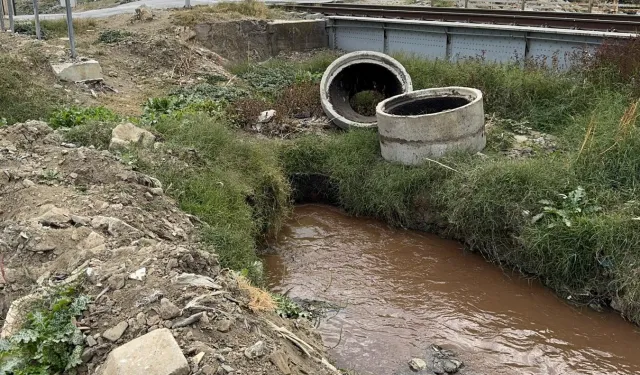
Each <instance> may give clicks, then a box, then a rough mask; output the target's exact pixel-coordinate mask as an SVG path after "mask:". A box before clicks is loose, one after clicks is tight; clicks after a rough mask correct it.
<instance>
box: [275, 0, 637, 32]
mask: <svg viewBox="0 0 640 375" xmlns="http://www.w3.org/2000/svg"><path fill="white" fill-rule="evenodd" d="M282 7H284V8H286V9H290V10H302V11H307V12H319V13H323V14H327V15H340V16H367V17H378V18H391V19H393V18H403V19H414V20H428V21H449V22H469V23H474V22H475V23H487V24H501V25H519V26H535V27H552V28H567V29H583V30H599V31H623V32H633V33H635V32H637V31H638V30H640V16H632V15H611V14H590V13H566V12H532V11H525V12H523V11H514V10H484V9H464V8H433V7H423V6H384V5H375V4H333V3H328V4H289V5H283V6H282Z"/></svg>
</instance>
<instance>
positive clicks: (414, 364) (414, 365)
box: [409, 358, 427, 371]
mask: <svg viewBox="0 0 640 375" xmlns="http://www.w3.org/2000/svg"><path fill="white" fill-rule="evenodd" d="M409 367H411V369H412V370H413V371H420V370H424V369H425V368H426V367H427V363H426V362H425V361H423V360H422V359H420V358H413V359H412V360H410V361H409Z"/></svg>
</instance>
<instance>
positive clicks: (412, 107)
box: [386, 96, 471, 116]
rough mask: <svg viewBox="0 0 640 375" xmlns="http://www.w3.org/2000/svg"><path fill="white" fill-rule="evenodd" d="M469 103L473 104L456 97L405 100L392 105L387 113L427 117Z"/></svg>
mask: <svg viewBox="0 0 640 375" xmlns="http://www.w3.org/2000/svg"><path fill="white" fill-rule="evenodd" d="M392 100H393V99H392ZM469 103H471V101H470V100H469V99H466V98H461V97H456V96H441V97H435V98H422V99H415V100H410V101H407V100H406V99H405V100H403V101H402V102H401V103H398V104H397V105H395V106H394V105H393V104H391V103H390V104H391V106H390V107H388V109H387V110H386V112H387V113H389V114H391V115H396V116H416V115H426V114H429V113H438V112H442V111H448V110H450V109H454V108H459V107H462V106H465V105H467V104H469Z"/></svg>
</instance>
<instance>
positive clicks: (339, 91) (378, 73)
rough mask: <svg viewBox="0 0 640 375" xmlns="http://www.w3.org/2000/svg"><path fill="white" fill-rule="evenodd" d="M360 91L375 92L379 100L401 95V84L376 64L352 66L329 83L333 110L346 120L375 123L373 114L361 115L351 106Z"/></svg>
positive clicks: (389, 72) (393, 75)
mask: <svg viewBox="0 0 640 375" xmlns="http://www.w3.org/2000/svg"><path fill="white" fill-rule="evenodd" d="M362 91H376V92H379V93H380V94H382V95H381V100H382V99H383V98H384V99H386V98H390V97H392V96H395V95H399V94H402V82H400V80H398V78H397V77H396V76H395V74H393V73H392V72H391V71H389V70H388V69H386V68H385V67H383V66H381V65H377V64H370V63H362V64H354V65H350V66H348V67H346V68H345V69H343V70H342V71H341V72H340V73H338V75H337V76H336V77H335V78H334V79H333V80H332V81H331V85H330V86H329V100H330V101H331V104H332V105H333V108H334V109H335V111H336V112H338V113H339V114H340V115H342V116H344V117H345V118H346V119H347V120H351V121H355V122H365V123H366V122H375V121H376V116H375V113H374V114H373V115H371V116H367V115H362V114H360V113H358V112H356V110H355V109H354V108H353V107H352V106H351V99H352V98H353V97H354V96H355V95H356V94H357V93H359V92H362Z"/></svg>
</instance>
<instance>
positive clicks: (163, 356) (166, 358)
mask: <svg viewBox="0 0 640 375" xmlns="http://www.w3.org/2000/svg"><path fill="white" fill-rule="evenodd" d="M189 372H190V369H189V363H188V362H187V359H186V358H185V357H184V355H183V354H182V350H181V349H180V346H178V343H177V342H176V340H175V339H174V338H173V336H172V335H171V331H170V330H168V329H166V328H161V329H156V330H153V331H151V332H149V333H147V334H146V335H144V336H140V337H138V338H137V339H135V340H132V341H129V342H128V343H126V344H124V345H122V346H120V347H118V348H116V349H114V350H113V351H112V352H111V353H109V356H108V357H107V360H106V361H105V363H104V365H103V366H102V371H101V372H100V374H101V375H133V374H144V375H188V374H189Z"/></svg>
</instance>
